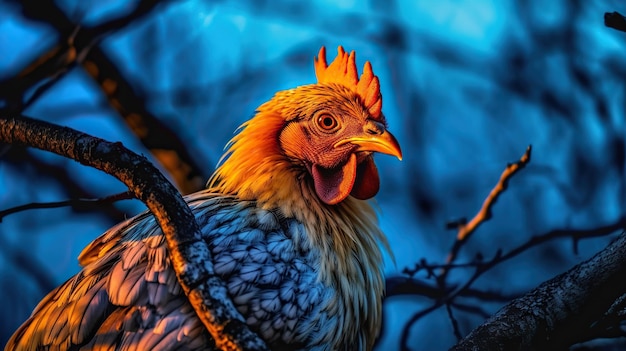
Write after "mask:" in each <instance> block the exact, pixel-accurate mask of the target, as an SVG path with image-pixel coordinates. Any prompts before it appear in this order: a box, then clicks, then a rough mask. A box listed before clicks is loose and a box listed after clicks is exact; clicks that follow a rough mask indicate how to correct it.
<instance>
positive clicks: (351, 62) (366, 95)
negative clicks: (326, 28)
mask: <svg viewBox="0 0 626 351" xmlns="http://www.w3.org/2000/svg"><path fill="white" fill-rule="evenodd" d="M355 59H356V56H355V54H354V50H353V51H352V52H350V55H348V53H346V52H345V51H344V50H343V47H341V46H339V48H338V49H337V57H336V58H335V60H334V61H333V62H331V64H330V65H328V64H327V63H326V48H325V47H323V46H322V48H321V49H320V52H319V54H318V57H316V58H315V76H316V77H317V82H318V83H338V84H343V85H345V86H346V87H348V88H350V89H351V90H352V91H354V92H355V93H356V94H357V95H358V96H359V97H360V98H361V101H362V102H363V105H365V108H367V110H368V112H369V113H370V115H371V116H372V117H373V118H375V119H381V109H382V107H383V97H382V95H381V94H380V83H379V81H378V77H377V76H375V75H374V72H372V64H371V63H370V62H369V61H366V62H365V66H364V67H363V73H362V74H361V78H360V79H359V77H358V73H357V70H356V60H355Z"/></svg>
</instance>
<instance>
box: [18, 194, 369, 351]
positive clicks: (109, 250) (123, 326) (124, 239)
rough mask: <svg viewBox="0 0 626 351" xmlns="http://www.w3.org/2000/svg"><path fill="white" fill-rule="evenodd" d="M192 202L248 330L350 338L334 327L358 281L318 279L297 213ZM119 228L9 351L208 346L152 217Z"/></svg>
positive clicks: (301, 344) (324, 344)
mask: <svg viewBox="0 0 626 351" xmlns="http://www.w3.org/2000/svg"><path fill="white" fill-rule="evenodd" d="M187 200H188V201H189V204H190V206H191V207H192V208H193V210H194V212H195V213H196V215H201V216H198V217H197V218H198V221H199V223H200V225H201V226H202V233H203V234H204V236H205V237H204V239H205V240H206V241H207V243H208V244H209V246H210V248H211V251H212V253H213V255H214V260H215V269H216V272H217V273H218V274H219V275H220V276H221V277H222V278H223V279H224V281H225V282H226V284H227V287H228V290H229V293H230V294H231V296H233V300H234V303H235V305H236V306H237V308H238V309H239V310H240V311H241V312H242V313H243V314H244V315H246V316H247V322H248V323H249V324H250V326H251V327H252V329H253V330H255V331H256V332H258V333H259V335H261V336H262V337H263V338H264V339H265V340H267V342H268V344H269V345H270V346H273V347H284V346H285V345H291V346H292V347H294V348H302V349H307V350H308V349H310V350H316V349H317V350H331V349H333V350H337V349H342V348H343V349H349V348H351V347H349V346H350V345H354V343H353V342H352V343H349V344H348V343H346V342H344V341H343V340H344V339H346V337H347V336H348V335H346V334H344V333H340V332H338V330H340V329H338V328H339V327H340V325H341V324H343V323H344V321H343V318H338V316H340V315H343V314H344V313H345V312H347V311H341V308H342V307H341V306H342V304H341V303H339V301H337V299H338V298H339V299H341V298H342V297H343V296H342V293H341V292H340V291H338V290H341V289H342V288H347V289H348V291H346V292H344V293H343V294H344V295H345V297H347V298H348V299H350V300H352V299H354V296H352V293H353V292H354V291H356V290H355V287H354V286H348V285H347V286H341V285H339V286H333V285H328V284H325V282H324V280H322V279H320V278H321V277H320V275H319V271H320V255H322V254H323V252H322V251H321V250H319V249H318V248H315V247H313V246H311V245H307V244H305V243H307V242H308V239H307V232H306V229H305V228H303V227H302V224H301V223H300V222H299V221H298V220H296V219H294V218H289V217H286V216H284V215H283V214H281V213H279V212H277V211H271V210H265V209H262V208H259V207H258V205H257V204H256V203H255V202H253V201H239V200H237V199H235V198H233V197H225V196H219V195H216V194H212V193H210V192H208V191H205V192H200V193H197V194H194V195H191V196H190V197H189V198H188V199H187ZM115 230H116V231H117V232H116V233H117V235H110V234H111V232H107V233H105V234H103V235H102V236H101V237H100V238H99V239H97V240H96V241H94V242H93V243H92V244H91V245H89V246H88V247H87V248H86V249H85V250H84V251H83V253H82V254H81V256H80V259H81V262H83V263H86V266H85V269H83V271H82V272H81V273H79V274H78V275H76V276H75V277H73V278H71V279H69V280H68V281H67V282H65V283H64V284H63V285H61V286H60V287H59V288H57V289H56V290H54V291H52V292H51V293H50V294H49V295H48V296H47V297H46V298H45V299H44V300H43V301H42V302H41V303H40V305H39V306H37V308H36V309H35V311H34V312H33V315H32V316H31V317H30V319H29V320H28V321H26V323H24V324H23V325H22V327H21V328H20V329H19V330H18V331H17V332H16V333H15V335H14V336H13V338H12V339H11V340H10V341H9V343H8V345H7V350H14V349H15V350H33V349H37V348H49V349H70V348H73V347H78V348H81V347H82V348H84V349H96V350H113V349H115V350H148V349H150V350H169V349H173V348H177V349H182V350H186V349H189V350H194V349H204V348H205V347H206V346H207V345H212V340H211V337H210V335H209V334H208V332H207V331H206V330H205V329H204V326H203V325H202V324H201V322H200V321H199V319H198V318H197V317H196V315H195V313H194V311H193V309H192V308H191V306H190V305H189V303H188V301H187V300H186V297H185V296H184V294H183V292H182V290H181V289H180V286H179V285H178V282H177V281H176V278H175V275H174V272H173V270H172V268H171V266H170V263H169V260H168V259H167V254H166V252H167V249H166V248H165V245H166V244H165V241H164V240H163V236H162V233H161V231H160V230H159V229H158V226H157V224H156V222H155V221H154V219H153V217H152V216H150V215H148V214H143V215H139V216H137V217H135V218H133V219H131V220H129V221H126V222H125V225H124V226H116V227H115ZM224 247H228V248H229V249H228V250H224ZM295 252H298V255H295V254H294V253H295ZM362 279H365V278H362ZM377 299H380V296H378V297H377ZM355 300H359V301H360V299H359V298H356V299H355ZM362 304H363V303H362V302H361V303H359V305H362ZM355 308H359V307H358V306H355V307H350V308H349V309H350V310H354V309H355ZM363 312H364V313H367V311H363ZM330 316H333V318H331V317H330ZM345 316H346V318H351V317H349V315H347V314H346V315H345ZM359 318H361V319H362V320H363V321H364V320H365V319H367V318H371V316H367V315H366V314H363V315H361V316H359ZM365 324H366V323H365ZM361 327H362V326H359V327H357V328H355V329H354V330H351V331H349V332H350V333H351V334H353V336H352V338H353V339H354V340H356V341H357V342H360V343H363V342H365V341H364V340H366V339H370V338H371V337H370V336H369V335H367V334H368V333H369V330H368V329H361ZM333 339H334V340H333ZM346 340H349V339H346ZM354 340H353V341H354ZM368 342H369V341H368ZM174 345H175V346H176V347H173V346H174ZM331 345H333V346H331Z"/></svg>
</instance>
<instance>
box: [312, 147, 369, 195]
mask: <svg viewBox="0 0 626 351" xmlns="http://www.w3.org/2000/svg"><path fill="white" fill-rule="evenodd" d="M311 174H312V176H313V183H314V186H315V192H316V193H317V196H318V197H319V198H320V199H321V200H322V201H323V202H324V203H326V204H328V205H335V204H337V203H339V202H341V201H343V200H344V199H345V198H346V197H348V195H352V196H354V197H355V198H357V199H361V200H366V199H369V198H372V197H373V196H374V195H376V193H378V189H379V186H380V180H379V178H378V170H377V168H376V165H375V164H374V160H373V158H372V156H371V155H370V156H367V157H366V158H365V159H364V160H363V161H361V162H360V163H358V164H357V156H356V155H355V154H352V155H350V157H349V158H348V160H347V161H346V162H345V163H344V164H343V165H339V166H337V167H334V168H324V167H321V166H319V165H313V166H312V167H311Z"/></svg>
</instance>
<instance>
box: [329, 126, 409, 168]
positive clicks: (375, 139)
mask: <svg viewBox="0 0 626 351" xmlns="http://www.w3.org/2000/svg"><path fill="white" fill-rule="evenodd" d="M347 143H350V144H354V145H357V146H358V148H357V151H371V152H380V153H383V154H387V155H391V156H395V157H397V158H398V159H399V160H400V161H402V150H401V149H400V144H398V141H397V140H396V138H395V137H394V136H393V134H391V133H389V132H387V131H384V132H383V133H382V134H378V135H368V136H358V137H352V138H348V139H343V140H341V141H339V142H337V143H336V144H335V145H334V147H338V146H340V145H343V144H347Z"/></svg>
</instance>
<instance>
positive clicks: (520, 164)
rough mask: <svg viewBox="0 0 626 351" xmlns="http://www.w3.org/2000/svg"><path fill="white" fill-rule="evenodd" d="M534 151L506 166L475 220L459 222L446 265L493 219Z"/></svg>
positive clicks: (442, 276)
mask: <svg viewBox="0 0 626 351" xmlns="http://www.w3.org/2000/svg"><path fill="white" fill-rule="evenodd" d="M531 151H532V146H531V145H528V147H527V148H526V151H525V152H524V154H523V155H522V157H521V158H520V160H519V161H517V162H515V163H510V164H508V165H507V166H506V168H505V169H504V171H503V172H502V174H501V175H500V179H499V180H498V183H497V184H496V185H495V186H494V187H493V189H491V192H490V193H489V195H488V196H487V198H486V199H485V201H484V202H483V205H482V206H481V208H480V210H479V211H478V213H476V215H475V216H474V218H472V219H471V220H470V221H469V222H467V223H464V221H458V222H457V226H458V233H457V237H456V240H455V241H454V244H453V245H452V249H451V250H450V253H449V254H448V257H447V259H446V263H452V262H454V261H455V260H456V258H457V256H458V254H459V251H460V250H461V247H463V244H464V243H465V242H466V241H467V240H468V239H469V238H470V236H471V235H472V233H474V232H475V231H476V229H478V227H479V226H480V225H481V224H482V223H483V222H486V221H488V220H489V219H490V218H491V208H492V207H493V205H494V204H495V203H496V201H497V200H498V198H499V197H500V195H501V194H502V193H503V192H504V191H505V190H506V188H507V185H508V183H509V180H510V179H511V178H512V177H513V176H514V175H515V174H516V173H517V172H518V171H519V170H521V169H522V168H524V167H526V165H527V164H528V162H530V155H531ZM447 272H448V271H447V268H445V267H444V269H443V271H442V272H441V274H440V275H439V282H440V284H444V282H445V279H446V277H447V274H448V273H447Z"/></svg>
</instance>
